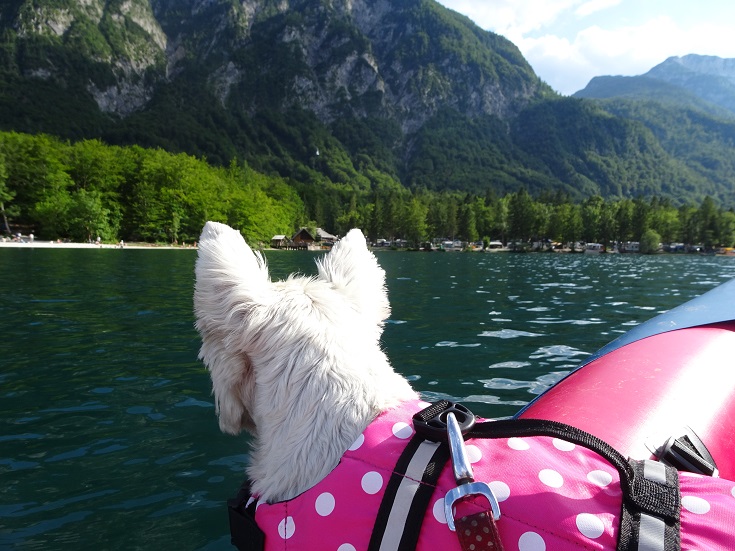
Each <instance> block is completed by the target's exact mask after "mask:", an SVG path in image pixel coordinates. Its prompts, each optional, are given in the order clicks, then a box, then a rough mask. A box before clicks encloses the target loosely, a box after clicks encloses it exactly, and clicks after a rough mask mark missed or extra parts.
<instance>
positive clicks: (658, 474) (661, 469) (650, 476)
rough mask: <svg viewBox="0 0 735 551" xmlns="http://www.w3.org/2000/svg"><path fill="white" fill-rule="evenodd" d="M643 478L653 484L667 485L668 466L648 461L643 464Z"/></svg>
mask: <svg viewBox="0 0 735 551" xmlns="http://www.w3.org/2000/svg"><path fill="white" fill-rule="evenodd" d="M643 477H644V478H645V479H646V480H650V481H652V482H658V483H659V484H666V465H664V464H663V463H659V462H658V461H651V460H650V459H646V460H645V461H644V462H643Z"/></svg>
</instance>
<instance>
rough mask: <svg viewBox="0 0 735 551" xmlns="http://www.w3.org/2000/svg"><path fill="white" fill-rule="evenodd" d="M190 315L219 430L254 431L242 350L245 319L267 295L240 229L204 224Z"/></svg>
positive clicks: (257, 260)
mask: <svg viewBox="0 0 735 551" xmlns="http://www.w3.org/2000/svg"><path fill="white" fill-rule="evenodd" d="M198 248H199V252H198V258H197V262H196V286H195V290H194V313H195V315H196V328H197V330H198V331H199V333H200V334H201V337H202V348H201V351H200V353H199V357H200V359H201V360H202V361H203V362H204V363H205V365H206V366H207V368H208V369H209V371H210V373H211V376H212V388H213V391H214V395H215V402H216V407H217V413H218V415H219V424H220V428H221V429H222V430H223V431H225V432H228V433H231V434H237V433H238V432H240V430H241V429H243V428H251V427H252V419H251V418H250V414H249V413H248V411H247V408H246V403H247V402H249V401H250V400H251V398H252V392H253V386H254V374H253V373H252V367H251V362H250V358H249V357H248V355H247V351H246V350H243V349H242V347H241V346H240V344H241V340H242V335H241V334H240V332H241V331H242V329H243V324H242V323H243V320H244V319H245V317H247V316H248V315H250V314H251V313H252V311H253V309H255V308H257V306H258V305H259V304H261V303H262V302H263V301H264V300H266V297H267V296H268V295H269V293H270V291H271V284H270V278H269V276H268V268H267V266H266V263H265V260H264V259H263V257H262V256H261V255H260V254H259V253H254V252H253V251H252V250H251V249H250V247H248V245H247V243H245V240H244V239H243V238H242V235H240V232H239V231H236V230H233V229H232V228H230V227H229V226H226V225H224V224H219V223H217V222H207V224H206V225H205V226H204V230H203V231H202V235H201V237H200V239H199V246H198Z"/></svg>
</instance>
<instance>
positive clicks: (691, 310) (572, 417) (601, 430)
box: [516, 280, 735, 480]
mask: <svg viewBox="0 0 735 551" xmlns="http://www.w3.org/2000/svg"><path fill="white" fill-rule="evenodd" d="M734 282H735V280H733V281H730V282H728V283H727V284H724V285H722V286H720V287H718V288H716V289H715V290H713V291H710V292H709V293H706V294H705V295H703V296H701V297H699V298H697V299H695V300H693V301H690V302H688V303H686V304H684V305H682V306H680V307H678V308H676V309H674V310H672V311H670V312H667V313H666V314H663V315H661V316H658V317H657V318H654V319H653V320H651V321H649V322H647V323H646V324H643V325H642V326H639V328H637V331H636V330H634V331H632V332H630V333H628V334H626V335H624V336H623V337H621V338H620V339H618V340H617V341H614V342H613V343H611V344H610V345H608V346H607V347H605V348H603V349H602V350H601V352H600V353H598V354H596V355H595V356H593V358H592V360H591V361H589V362H587V363H586V364H584V365H583V366H582V367H581V368H579V369H577V370H575V371H573V372H572V373H571V374H569V375H568V376H567V377H566V378H564V379H563V380H562V381H560V382H559V383H557V384H556V385H555V386H553V387H552V388H550V389H549V390H547V391H546V392H545V393H544V394H542V395H541V396H539V397H538V398H537V399H536V400H534V401H533V402H531V404H529V405H528V406H527V407H526V408H524V409H523V410H522V411H521V412H519V413H518V414H517V415H516V417H517V418H527V419H531V418H534V419H548V420H552V421H559V422H562V423H566V424H569V425H572V426H575V427H578V428H580V429H582V430H584V431H587V432H589V433H591V434H593V435H595V436H597V437H598V438H600V439H602V440H604V441H605V442H608V443H609V444H610V445H612V446H613V447H614V448H615V449H617V450H618V451H619V452H620V453H622V454H623V455H626V456H628V457H631V458H633V459H648V458H650V457H652V456H653V457H662V456H663V455H666V457H667V459H668V460H669V462H670V463H671V464H672V465H674V466H676V467H677V468H679V469H681V470H692V471H695V472H702V473H704V474H713V473H714V474H717V473H716V470H719V474H720V475H721V476H722V477H724V478H728V479H731V480H732V479H735V453H733V452H735V320H733V319H732V318H735V283H734ZM728 310H729V313H728ZM728 317H729V319H725V318H728ZM715 469H716V470H715Z"/></svg>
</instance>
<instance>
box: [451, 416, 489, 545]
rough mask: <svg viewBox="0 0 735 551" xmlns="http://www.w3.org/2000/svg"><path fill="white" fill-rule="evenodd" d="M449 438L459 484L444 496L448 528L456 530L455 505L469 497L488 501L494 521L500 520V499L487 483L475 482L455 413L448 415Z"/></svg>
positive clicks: (453, 466)
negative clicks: (482, 498) (480, 497)
mask: <svg viewBox="0 0 735 551" xmlns="http://www.w3.org/2000/svg"><path fill="white" fill-rule="evenodd" d="M447 437H448V439H449V453H450V454H451V456H452V469H453V471H454V479H455V480H456V481H457V484H458V486H457V487H456V488H452V489H451V490H449V491H448V492H447V495H446V496H444V515H445V516H446V518H447V526H449V529H450V530H451V531H452V532H454V531H455V530H456V529H455V526H454V504H455V503H457V502H458V501H461V500H463V499H465V498H467V497H468V496H482V497H484V498H485V499H487V500H488V502H489V503H490V509H491V510H492V513H493V519H494V520H498V519H499V518H500V506H499V505H498V499H497V498H496V497H495V494H494V493H493V491H492V490H491V489H490V486H488V485H487V484H486V483H485V482H475V478H474V474H473V472H472V464H471V463H470V459H469V457H468V455H467V448H465V445H464V437H463V436H462V431H461V430H460V428H459V423H458V422H457V419H456V417H455V416H454V413H451V412H450V413H449V414H448V415H447Z"/></svg>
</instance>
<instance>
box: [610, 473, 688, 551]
mask: <svg viewBox="0 0 735 551" xmlns="http://www.w3.org/2000/svg"><path fill="white" fill-rule="evenodd" d="M631 465H632V466H633V470H634V473H635V475H634V479H633V495H632V496H631V498H632V499H631V500H630V501H631V502H632V503H633V507H629V506H628V507H627V511H624V512H623V517H624V519H625V520H627V521H628V523H629V530H630V532H629V534H630V538H629V539H628V545H627V546H625V547H619V548H618V549H619V551H620V550H621V549H625V550H626V551H680V549H681V537H680V529H681V526H680V524H681V523H680V517H679V512H680V508H681V494H680V493H679V473H677V471H676V469H674V468H672V467H668V466H666V465H664V464H663V463H659V462H658V461H652V460H649V459H646V460H644V461H631ZM621 531H623V528H622V526H621Z"/></svg>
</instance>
